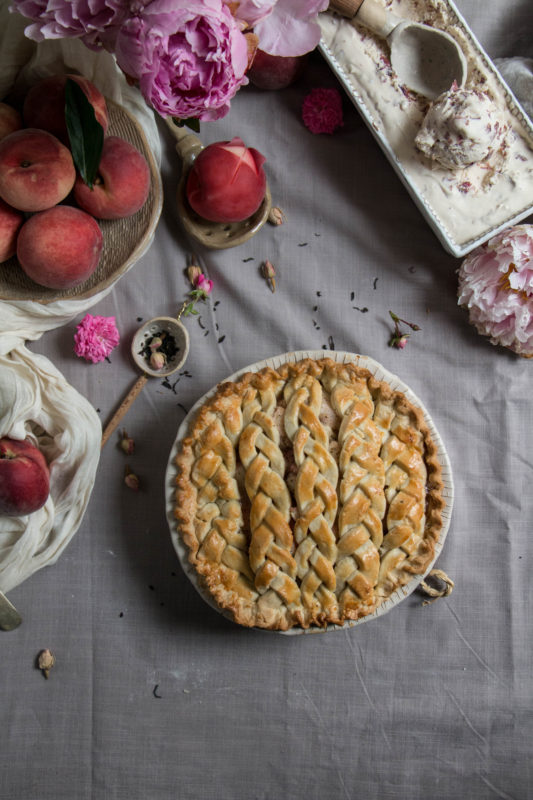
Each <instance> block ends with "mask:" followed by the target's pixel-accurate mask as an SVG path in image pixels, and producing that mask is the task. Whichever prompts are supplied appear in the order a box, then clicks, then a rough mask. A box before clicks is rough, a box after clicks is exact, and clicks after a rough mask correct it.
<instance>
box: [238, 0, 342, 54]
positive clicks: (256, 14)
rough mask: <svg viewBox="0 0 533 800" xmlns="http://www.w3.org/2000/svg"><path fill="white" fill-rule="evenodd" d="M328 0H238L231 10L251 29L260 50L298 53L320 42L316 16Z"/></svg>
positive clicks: (275, 52) (277, 52)
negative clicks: (255, 35)
mask: <svg viewBox="0 0 533 800" xmlns="http://www.w3.org/2000/svg"><path fill="white" fill-rule="evenodd" d="M328 4H329V0H242V2H240V3H239V5H238V7H237V10H236V12H235V14H236V16H237V17H238V19H240V20H244V22H246V24H247V25H248V26H249V27H251V28H253V29H254V33H255V34H257V36H258V37H259V42H260V47H261V50H264V51H265V53H270V54H271V55H273V56H302V55H304V54H305V53H309V52H310V51H311V50H314V48H315V47H316V46H317V44H318V43H319V41H320V28H319V26H318V23H317V15H318V13H319V12H320V11H325V10H326V8H327V7H328Z"/></svg>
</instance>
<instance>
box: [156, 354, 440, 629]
mask: <svg viewBox="0 0 533 800" xmlns="http://www.w3.org/2000/svg"><path fill="white" fill-rule="evenodd" d="M326 357H327V358H331V359H333V360H334V361H338V362H339V363H344V364H348V363H349V364H355V366H357V367H362V368H363V369H368V370H369V372H371V373H372V375H374V377H375V378H376V379H377V380H379V381H386V382H387V383H388V384H389V386H390V387H391V388H392V389H393V390H394V391H399V392H403V393H404V394H405V396H406V397H407V398H408V400H409V401H410V402H411V403H412V404H413V405H414V406H416V407H417V408H419V409H420V410H421V411H422V413H423V415H424V420H425V422H426V425H427V426H428V428H429V431H430V433H431V436H432V437H433V441H434V442H435V445H436V447H437V457H438V460H439V462H440V465H441V469H442V483H443V492H442V496H443V499H444V502H445V506H444V508H443V510H442V529H441V532H440V536H439V540H438V542H437V543H436V545H435V555H434V558H433V559H432V561H431V563H430V564H429V565H428V567H427V569H426V570H425V571H424V573H423V574H420V575H415V576H414V577H413V578H412V579H411V580H410V581H409V582H408V583H406V584H405V586H401V587H399V588H398V589H396V591H395V592H393V593H392V594H391V596H390V597H388V598H387V599H386V600H385V601H384V602H383V603H382V604H381V605H380V606H379V607H378V608H377V609H376V610H375V611H374V612H373V613H372V614H367V615H366V616H365V617H361V618H360V619H357V620H347V621H346V622H345V623H344V624H342V625H334V624H330V625H326V626H324V627H310V628H297V627H295V628H289V629H288V630H286V631H271V630H268V629H265V628H258V627H253V628H251V629H249V630H255V631H262V632H263V633H281V634H284V635H285V636H297V635H301V634H315V633H328V632H332V631H341V630H347V629H350V628H353V627H355V626H356V625H362V624H363V623H364V622H370V620H374V619H378V618H379V617H382V616H383V615H384V614H386V613H388V612H389V611H391V610H392V609H393V608H394V607H395V606H397V605H398V604H399V603H401V602H402V601H403V600H405V599H406V598H407V597H409V595H410V594H412V593H413V592H414V591H415V590H416V589H417V587H418V586H419V585H420V584H421V583H422V581H423V580H425V578H426V577H427V576H428V574H429V572H430V571H431V570H432V569H433V566H434V564H435V562H436V560H437V558H438V557H439V555H440V553H441V552H442V548H443V546H444V541H445V539H446V536H447V533H448V530H449V527H450V523H451V517H452V510H453V502H454V483H453V475H452V468H451V464H450V459H449V457H448V453H447V451H446V448H445V446H444V443H443V441H442V438H441V436H440V434H439V432H438V430H437V428H436V426H435V423H434V422H433V419H432V418H431V415H430V414H429V412H428V411H427V409H426V408H425V406H424V405H423V403H422V402H421V400H420V399H419V398H418V397H417V395H416V394H415V393H414V392H413V390H412V389H411V388H410V387H409V386H407V384H405V383H404V382H403V381H402V380H401V378H399V377H398V376H397V375H395V374H394V373H392V372H390V371H389V370H387V369H386V368H385V367H384V366H383V365H382V364H380V363H379V362H378V361H375V360H374V359H373V358H371V357H370V356H364V355H359V354H356V353H348V352H344V351H336V350H331V351H329V350H328V351H325V350H296V351H292V352H289V353H283V354H281V355H278V356H273V357H272V358H267V359H264V360H262V361H257V362H256V363H255V364H251V365H249V366H247V367H243V368H242V369H240V370H238V371H237V372H234V373H233V374H232V375H230V376H229V377H228V378H225V379H224V381H221V382H223V383H225V382H233V381H236V380H238V379H239V378H241V377H242V376H243V375H244V374H245V373H247V372H259V370H261V369H263V368H264V367H272V368H273V369H278V368H279V367H280V366H281V365H282V364H285V363H287V362H291V361H292V362H298V361H302V360H303V359H306V358H310V359H314V360H320V359H323V358H326ZM218 385H219V384H216V385H215V386H213V387H212V388H211V389H210V390H209V391H208V392H206V393H205V394H204V395H203V396H202V397H200V398H199V400H197V401H196V403H195V404H194V405H193V407H192V408H191V409H190V411H189V412H188V413H187V415H186V416H185V418H184V419H183V420H182V422H181V424H180V426H179V428H178V433H177V436H176V438H175V440H174V443H173V445H172V448H171V451H170V455H169V459H168V464H167V469H166V472H165V508H166V516H167V522H168V526H169V531H170V538H171V541H172V545H173V547H174V550H175V551H176V555H177V557H178V561H179V563H180V566H181V568H182V570H183V572H184V573H185V575H186V576H187V578H188V579H189V580H190V582H191V583H192V585H193V586H194V588H195V589H196V591H197V592H198V594H199V595H200V597H201V598H202V599H203V600H204V602H206V603H207V604H208V605H209V606H210V607H211V608H212V609H214V610H215V611H217V612H218V613H219V614H221V615H222V616H223V617H225V618H226V619H229V620H230V621H231V622H233V623H234V624H235V625H238V623H236V622H235V620H234V619H233V617H232V615H231V613H230V612H229V611H227V610H225V609H223V608H220V607H219V606H218V605H217V603H216V602H215V600H214V599H213V598H212V597H211V595H210V594H209V592H208V591H207V589H206V588H205V587H204V586H203V585H202V583H201V580H200V577H199V576H198V573H197V572H196V570H195V569H194V566H193V565H192V564H191V563H190V562H189V558H188V552H189V551H188V548H187V545H186V544H185V543H184V542H183V540H182V538H181V535H180V532H179V526H178V523H177V521H176V518H175V516H174V506H175V491H176V477H177V474H178V473H177V467H176V463H175V460H176V456H177V454H178V451H179V449H180V446H181V442H182V441H183V439H184V438H185V437H186V435H187V432H188V429H189V425H190V423H191V421H192V419H193V418H194V416H195V414H196V412H197V411H198V409H199V408H200V406H202V405H203V403H205V402H206V400H208V399H209V398H210V397H211V396H212V395H213V394H214V393H215V392H216V390H217V386H218ZM238 627H243V626H241V625H239V626H238Z"/></svg>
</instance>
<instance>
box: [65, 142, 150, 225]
mask: <svg viewBox="0 0 533 800" xmlns="http://www.w3.org/2000/svg"><path fill="white" fill-rule="evenodd" d="M149 191H150V168H149V167H148V163H147V161H146V159H145V157H144V156H143V155H142V153H139V151H138V150H137V148H136V147H134V146H133V145H132V144H130V143H129V142H127V141H126V140H125V139H121V138H120V137H119V136H107V137H106V138H105V139H104V146H103V149H102V157H101V159H100V164H99V166H98V176H97V178H96V180H95V182H94V186H93V188H92V189H89V187H88V186H87V184H86V183H84V182H83V180H82V178H80V177H79V176H78V177H77V178H76V183H75V185H74V199H75V200H76V202H77V204H78V205H79V206H80V208H83V210H84V211H87V212H88V213H89V214H92V215H93V217H97V218H98V219H121V218H122V217H131V215H132V214H135V213H136V212H137V211H139V209H140V208H142V206H143V205H144V204H145V202H146V198H147V197H148V192H149Z"/></svg>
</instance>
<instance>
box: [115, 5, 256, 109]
mask: <svg viewBox="0 0 533 800" xmlns="http://www.w3.org/2000/svg"><path fill="white" fill-rule="evenodd" d="M115 54H116V57H117V62H118V64H119V66H120V67H121V69H123V70H124V72H126V73H127V74H128V75H130V76H132V77H133V78H135V79H136V80H138V81H139V87H140V89H141V92H142V94H143V96H144V98H145V100H146V101H147V102H148V103H149V104H150V105H151V106H152V107H153V108H154V109H155V110H156V111H157V112H158V113H159V114H161V116H163V117H166V116H173V117H179V118H180V119H187V118H189V117H196V118H198V119H202V120H214V119H219V118H220V117H222V116H224V115H225V114H226V113H227V112H228V111H229V103H230V100H231V98H232V97H233V96H234V95H235V93H236V92H237V90H238V89H239V88H240V86H241V85H242V84H243V83H246V81H247V78H246V77H245V74H244V73H245V70H246V68H247V65H248V50H247V43H246V38H245V37H244V34H243V33H242V32H241V30H240V28H239V26H238V24H237V23H236V21H235V20H234V18H233V17H232V15H231V13H230V11H229V9H228V7H227V6H226V5H224V4H223V3H222V2H221V0H191V1H190V2H188V3H187V4H185V3H184V4H179V5H178V4H176V3H175V2H173V1H172V0H152V2H150V3H149V4H148V5H146V6H144V7H143V8H142V10H141V13H139V14H138V15H137V16H132V17H130V18H128V19H127V20H126V21H125V22H124V24H123V25H122V27H121V29H120V31H119V33H118V36H117V40H116V48H115Z"/></svg>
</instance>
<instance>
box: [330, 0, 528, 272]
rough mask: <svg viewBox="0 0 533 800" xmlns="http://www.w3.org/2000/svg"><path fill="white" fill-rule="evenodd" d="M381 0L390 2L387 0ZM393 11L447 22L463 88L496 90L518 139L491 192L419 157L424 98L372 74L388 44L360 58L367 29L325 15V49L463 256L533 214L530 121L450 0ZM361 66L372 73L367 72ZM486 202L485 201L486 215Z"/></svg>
mask: <svg viewBox="0 0 533 800" xmlns="http://www.w3.org/2000/svg"><path fill="white" fill-rule="evenodd" d="M379 2H380V3H381V4H383V5H385V6H390V3H388V2H386V0H379ZM398 4H399V5H398ZM394 11H395V13H396V14H399V15H400V16H404V17H406V18H408V19H409V18H412V19H413V21H415V22H426V20H427V19H428V18H429V17H430V15H431V13H432V12H435V14H436V19H435V21H433V22H432V23H431V24H433V25H434V27H440V26H439V15H441V16H442V17H444V18H446V19H447V21H448V22H447V24H448V30H447V32H448V33H449V34H451V35H452V36H453V38H454V39H456V41H458V42H459V44H460V45H461V47H462V49H463V51H464V54H465V56H466V58H467V62H468V77H467V84H466V87H467V88H472V89H482V90H484V91H488V92H489V94H491V95H493V96H494V97H495V98H496V99H497V102H498V106H499V107H500V108H501V109H502V110H503V112H504V113H505V115H506V121H507V122H508V124H509V125H510V126H511V130H512V136H513V137H515V138H516V139H520V142H521V144H520V151H518V150H517V151H516V156H513V159H511V160H510V161H509V162H508V164H507V167H504V168H502V169H500V170H499V171H498V170H496V173H497V179H496V183H495V184H494V186H495V187H497V188H491V189H490V191H488V192H487V191H484V190H483V191H482V190H481V189H480V190H479V191H476V189H475V186H473V184H472V183H471V181H472V180H474V184H475V179H473V178H471V174H472V173H471V172H469V171H468V170H445V169H444V170H443V169H442V168H441V169H440V170H439V169H438V168H436V167H435V165H434V164H431V163H430V162H429V160H424V159H422V160H421V159H420V157H418V156H417V152H416V148H415V147H414V134H415V133H416V131H417V130H418V127H419V124H420V123H419V120H418V117H417V113H416V112H415V111H414V107H415V106H416V105H417V104H418V105H420V103H421V102H422V105H423V98H418V99H416V98H415V99H414V100H413V98H412V97H411V98H409V96H408V95H406V96H405V98H402V97H401V95H400V94H399V93H397V94H396V96H394V94H391V88H390V85H391V81H390V80H389V79H388V78H387V79H383V80H382V81H381V82H380V81H379V80H378V79H377V78H376V77H375V73H376V72H377V73H378V74H379V72H380V70H381V71H382V72H383V74H384V73H385V71H386V69H387V65H385V64H383V65H381V64H380V68H379V70H377V69H376V64H375V61H376V59H379V58H380V57H386V55H387V53H388V46H387V45H385V44H383V46H382V48H381V52H380V50H378V49H377V46H376V44H375V43H372V44H371V45H369V47H370V48H373V49H372V50H371V49H369V52H368V54H367V55H365V56H363V55H362V44H363V43H364V42H365V41H367V39H365V34H364V29H362V28H361V27H360V26H357V27H356V28H355V29H354V27H353V26H352V25H351V23H350V22H349V21H348V20H345V19H341V18H339V17H332V16H331V14H329V12H326V13H325V14H322V15H321V17H320V19H321V26H322V31H323V35H322V39H321V42H320V45H319V50H320V52H321V53H322V55H323V57H324V58H325V60H326V62H327V63H328V65H329V66H330V68H331V69H332V71H333V72H334V74H335V75H336V77H337V78H338V80H339V82H340V83H341V85H342V86H343V88H344V89H345V91H346V93H347V95H348V97H349V98H350V100H351V101H352V103H353V104H354V105H355V107H356V108H357V109H358V111H359V113H360V114H361V117H362V119H363V121H364V122H365V124H366V125H367V127H368V128H369V130H370V132H371V133H372V135H373V136H374V138H375V139H376V141H377V143H378V144H379V146H380V147H381V149H382V151H383V153H384V154H385V156H386V157H387V159H388V161H389V162H390V164H391V166H392V167H393V169H394V171H395V173H396V175H397V176H398V178H399V179H400V181H401V182H402V184H403V185H404V187H405V188H406V189H407V191H408V193H409V195H410V196H411V199H412V200H413V201H414V203H415V204H416V206H417V207H418V209H419V210H420V212H421V213H422V215H423V217H424V218H425V219H426V221H427V222H428V224H429V225H430V227H431V229H432V230H433V232H434V233H435V235H436V236H437V238H438V239H439V241H440V242H441V244H442V245H443V247H444V249H445V250H447V251H448V252H449V253H451V255H453V256H456V257H462V256H464V255H466V254H467V253H469V252H470V251H471V250H473V249H474V248H475V247H477V246H478V245H480V244H483V243H484V242H486V241H487V240H488V239H490V238H491V237H492V236H494V235H495V234H496V233H499V232H500V231H501V230H504V229H505V228H507V227H509V226H511V225H515V224H516V223H518V222H520V221H521V220H523V219H525V218H526V217H528V216H529V215H530V214H531V213H533V124H532V122H531V120H530V119H529V118H528V116H527V114H526V113H525V112H524V110H523V109H522V107H521V106H520V104H519V102H518V101H517V99H516V98H515V96H514V95H513V93H512V92H511V90H510V89H509V87H508V86H507V84H506V83H505V82H504V80H503V79H502V77H501V75H500V73H499V72H498V70H497V69H496V68H495V67H494V65H493V64H492V62H491V60H490V59H489V57H488V55H487V54H486V52H485V51H484V50H483V48H482V47H481V45H480V43H479V42H478V41H477V39H476V38H475V36H474V34H473V33H472V31H471V30H470V28H469V27H468V25H467V23H466V21H465V20H464V18H463V17H462V16H461V14H460V12H459V11H458V10H457V8H456V7H455V5H454V3H453V2H452V0H426V2H423V3H421V4H416V3H414V4H412V3H411V0H396V1H395V6H394ZM404 11H407V13H403V12H404ZM332 20H336V22H335V23H333V22H332ZM336 26H340V27H336ZM354 31H355V32H354ZM354 47H355V50H354ZM354 52H355V56H354ZM358 59H359V60H358ZM356 61H357V63H355V62H356ZM389 66H390V65H389ZM363 69H366V70H369V72H368V77H367V75H366V74H365V73H364V72H363ZM372 70H374V72H372ZM398 98H400V100H399V99H398ZM396 104H398V105H396ZM391 106H392V107H393V111H394V113H393V111H392V110H391ZM356 157H357V155H356V153H355V152H354V158H356ZM479 166H480V167H482V166H484V165H479ZM437 167H438V165H437ZM526 173H527V180H526V178H525V177H524V178H523V180H524V183H523V185H522V186H518V185H517V184H516V176H517V175H518V176H525V175H526ZM479 174H482V173H481V170H480V171H479ZM479 180H480V181H481V178H479ZM454 183H455V185H456V187H457V186H459V184H461V186H462V187H466V186H467V184H469V186H471V187H472V188H466V189H465V190H464V191H463V190H461V191H458V190H457V189H456V190H455V191H454V192H450V191H449V189H450V186H451V185H452V184H454ZM480 185H481V184H480ZM481 203H484V204H485V206H486V208H485V211H484V212H483V213H482V212H481V211H480V204H481Z"/></svg>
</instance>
